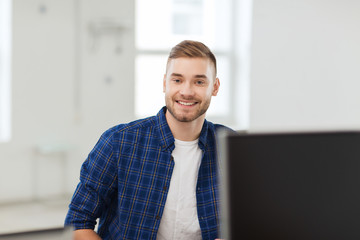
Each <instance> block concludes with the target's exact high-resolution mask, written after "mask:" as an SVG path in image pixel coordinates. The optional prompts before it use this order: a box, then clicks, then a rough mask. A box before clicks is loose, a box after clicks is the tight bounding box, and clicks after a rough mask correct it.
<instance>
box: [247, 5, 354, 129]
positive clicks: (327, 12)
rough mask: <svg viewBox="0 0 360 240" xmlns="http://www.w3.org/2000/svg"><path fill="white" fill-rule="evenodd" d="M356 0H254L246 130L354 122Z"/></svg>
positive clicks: (338, 125) (350, 126) (344, 126)
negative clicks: (247, 123)
mask: <svg viewBox="0 0 360 240" xmlns="http://www.w3.org/2000/svg"><path fill="white" fill-rule="evenodd" d="M359 13H360V2H359V1H354V0H342V1H339V0H330V1H329V0H302V1H296V0H253V30H252V31H253V32H252V50H251V51H252V54H251V76H250V78H251V82H250V85H251V87H250V89H251V90H250V130H253V131H264V130H266V131H268V130H269V131H274V130H314V129H316V130H318V129H321V130H328V129H331V130H337V129H354V128H356V129H360V94H359V89H360V70H359V66H360V44H359V43H360V31H359V27H360V14H359Z"/></svg>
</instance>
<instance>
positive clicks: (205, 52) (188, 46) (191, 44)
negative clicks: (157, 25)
mask: <svg viewBox="0 0 360 240" xmlns="http://www.w3.org/2000/svg"><path fill="white" fill-rule="evenodd" d="M181 57H187V58H207V59H209V60H210V61H211V62H212V63H213V64H214V70H215V76H216V71H217V70H216V58H215V55H214V54H213V53H212V52H211V50H210V49H209V48H208V47H207V46H206V45H205V44H203V43H201V42H197V41H192V40H184V41H182V42H181V43H179V44H177V45H176V46H175V47H173V48H172V49H171V51H170V54H169V57H168V61H167V65H166V70H167V68H168V65H169V62H170V61H171V60H172V59H176V58H181Z"/></svg>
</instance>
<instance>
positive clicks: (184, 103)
mask: <svg viewBox="0 0 360 240" xmlns="http://www.w3.org/2000/svg"><path fill="white" fill-rule="evenodd" d="M179 103H180V104H182V105H185V106H191V105H194V104H195V103H187V102H181V101H179Z"/></svg>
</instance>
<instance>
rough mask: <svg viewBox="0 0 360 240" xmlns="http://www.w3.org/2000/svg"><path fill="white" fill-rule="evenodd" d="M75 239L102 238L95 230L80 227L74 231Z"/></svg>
mask: <svg viewBox="0 0 360 240" xmlns="http://www.w3.org/2000/svg"><path fill="white" fill-rule="evenodd" d="M74 240H101V238H100V237H99V235H97V234H96V232H95V231H94V230H91V229H79V230H76V231H74Z"/></svg>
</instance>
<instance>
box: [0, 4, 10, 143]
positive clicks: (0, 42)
mask: <svg viewBox="0 0 360 240" xmlns="http://www.w3.org/2000/svg"><path fill="white" fill-rule="evenodd" d="M10 29H11V0H0V36H1V37H0V142H3V141H9V139H10V75H11V57H10V49H11V31H10Z"/></svg>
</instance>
